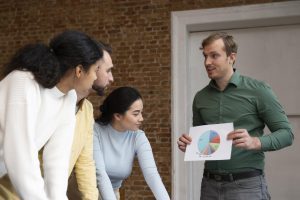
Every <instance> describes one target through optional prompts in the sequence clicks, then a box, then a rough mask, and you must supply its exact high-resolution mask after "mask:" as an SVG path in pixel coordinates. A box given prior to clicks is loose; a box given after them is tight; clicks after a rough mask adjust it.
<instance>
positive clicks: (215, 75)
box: [203, 39, 235, 81]
mask: <svg viewBox="0 0 300 200" xmlns="http://www.w3.org/2000/svg"><path fill="white" fill-rule="evenodd" d="M203 56H204V65H205V68H206V72H207V75H208V77H209V78H210V79H213V80H215V81H218V80H229V78H230V76H231V75H232V72H233V68H232V65H233V62H234V60H235V54H234V53H232V54H231V55H229V56H227V54H226V51H225V46H224V42H223V40H222V39H218V40H215V41H214V42H212V43H211V44H209V45H207V46H205V47H204V48H203Z"/></svg>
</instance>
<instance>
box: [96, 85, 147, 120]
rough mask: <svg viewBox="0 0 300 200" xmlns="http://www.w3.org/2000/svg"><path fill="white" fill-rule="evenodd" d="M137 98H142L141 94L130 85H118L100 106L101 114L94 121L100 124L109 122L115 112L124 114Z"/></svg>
mask: <svg viewBox="0 0 300 200" xmlns="http://www.w3.org/2000/svg"><path fill="white" fill-rule="evenodd" d="M138 99H142V96H141V94H140V93H139V92H138V91H137V90H136V89H135V88H132V87H119V88H117V89H115V90H114V91H112V92H111V93H110V94H109V95H108V96H107V97H106V99H105V100H104V101H103V104H102V105H101V106H100V112H101V115H100V117H99V118H97V119H96V122H97V123H99V124H101V125H107V124H109V123H110V122H111V121H112V119H113V115H114V114H115V113H118V114H125V112H126V111H127V110H129V108H130V106H131V105H132V104H133V103H134V102H135V101H136V100H138Z"/></svg>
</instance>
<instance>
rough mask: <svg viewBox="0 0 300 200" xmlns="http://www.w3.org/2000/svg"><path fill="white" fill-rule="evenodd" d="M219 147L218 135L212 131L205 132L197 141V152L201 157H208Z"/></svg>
mask: <svg viewBox="0 0 300 200" xmlns="http://www.w3.org/2000/svg"><path fill="white" fill-rule="evenodd" d="M219 146H220V135H219V134H218V133H217V132H216V131H213V130H208V131H205V132H204V133H203V134H202V135H201V136H200V137H199V139H198V150H199V152H200V154H202V155H210V154H213V153H214V152H216V151H217V149H218V148H219Z"/></svg>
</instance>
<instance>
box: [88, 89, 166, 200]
mask: <svg viewBox="0 0 300 200" xmlns="http://www.w3.org/2000/svg"><path fill="white" fill-rule="evenodd" d="M100 111H101V116H100V117H99V118H98V119H97V120H96V122H97V123H95V125H94V159H95V162H96V174H97V185H98V189H99V192H100V196H101V197H102V199H103V200H115V199H120V194H119V188H120V187H121V185H122V181H123V180H124V179H126V178H127V177H128V176H129V175H130V174H131V171H132V166H133V161H134V158H135V157H137V158H138V161H139V164H140V167H141V169H142V172H143V175H144V177H145V180H146V182H147V184H148V185H149V187H150V189H151V190H152V192H153V194H154V196H155V198H156V199H158V200H169V199H170V197H169V195H168V192H167V191H166V189H165V186H164V184H163V183H162V180H161V178H160V176H159V173H158V171H157V168H156V164H155V161H154V158H153V153H152V149H151V146H150V143H149V141H148V139H147V137H146V135H145V133H144V132H143V131H142V130H140V129H139V126H140V125H141V124H142V122H143V116H142V111H143V101H142V97H141V95H140V94H139V92H138V91H137V90H136V89H134V88H131V87H120V88H118V89H116V90H114V91H113V92H112V93H110V94H109V95H108V97H107V98H106V99H105V100H104V102H103V104H102V106H101V107H100Z"/></svg>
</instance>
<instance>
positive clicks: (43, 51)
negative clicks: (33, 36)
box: [4, 43, 61, 88]
mask: <svg viewBox="0 0 300 200" xmlns="http://www.w3.org/2000/svg"><path fill="white" fill-rule="evenodd" d="M14 70H22V71H30V72H32V74H33V75H34V78H35V80H36V81H37V82H38V83H39V84H40V85H42V86H43V87H45V88H52V87H54V86H55V85H56V84H57V83H58V82H59V80H60V78H61V73H60V64H59V62H58V59H57V58H56V56H55V52H53V51H52V52H51V50H50V48H49V47H47V46H46V45H45V44H41V43H38V44H29V45H26V46H24V47H23V48H21V49H19V50H18V51H17V52H16V53H15V55H14V56H13V57H12V58H11V60H10V62H9V63H8V64H7V65H6V66H5V67H4V76H6V75H8V74H9V73H10V72H12V71H14Z"/></svg>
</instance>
